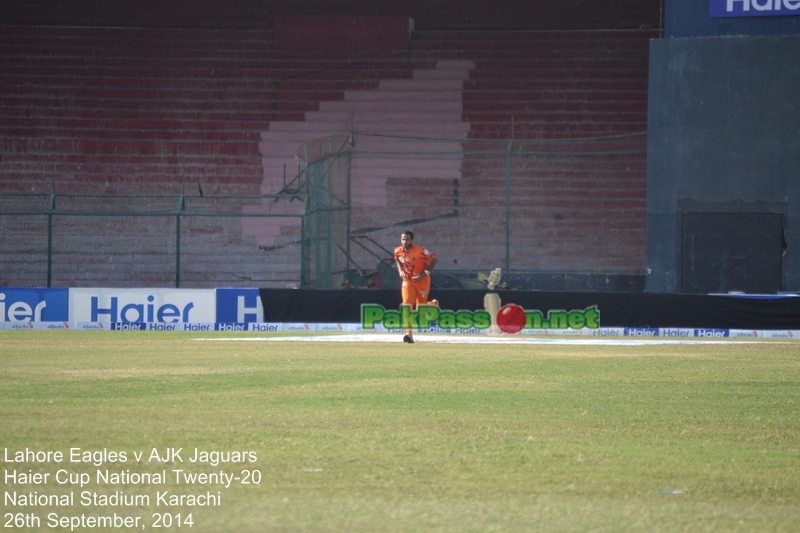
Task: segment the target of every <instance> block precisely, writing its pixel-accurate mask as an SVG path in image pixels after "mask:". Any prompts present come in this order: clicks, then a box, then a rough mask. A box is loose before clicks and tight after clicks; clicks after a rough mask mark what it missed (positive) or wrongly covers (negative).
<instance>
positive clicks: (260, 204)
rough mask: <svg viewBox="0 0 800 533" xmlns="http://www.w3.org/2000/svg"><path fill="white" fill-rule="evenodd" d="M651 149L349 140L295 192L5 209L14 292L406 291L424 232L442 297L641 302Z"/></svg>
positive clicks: (0, 257) (338, 143)
mask: <svg viewBox="0 0 800 533" xmlns="http://www.w3.org/2000/svg"><path fill="white" fill-rule="evenodd" d="M644 143H645V139H644V138H643V136H641V135H631V136H615V137H604V138H596V139H580V140H560V141H559V140H557V141H530V140H527V141H511V142H509V141H503V142H491V141H474V140H472V141H463V140H452V139H436V138H418V137H399V136H387V135H366V134H361V135H355V134H339V135H333V136H331V137H327V138H324V139H320V140H317V141H315V142H309V143H306V144H304V145H303V146H302V147H300V149H299V150H298V153H297V161H298V164H299V172H298V174H297V175H296V176H295V177H294V179H292V180H288V181H287V183H286V185H285V187H284V188H283V189H282V191H281V193H280V194H277V195H273V196H270V197H269V198H268V197H266V196H257V197H247V196H241V197H239V196H237V197H234V196H229V197H226V196H202V191H199V194H197V195H191V196H189V195H162V196H144V195H117V196H109V195H98V196H91V195H88V194H61V195H48V194H27V195H26V194H5V195H0V202H2V205H0V208H1V210H0V269H1V270H0V272H2V278H0V283H2V284H5V285H10V286H21V287H25V286H53V287H58V286H111V287H141V286H147V287H227V286H231V287H239V286H247V287H253V286H256V287H316V288H338V287H341V286H354V287H374V286H383V287H394V286H397V284H398V279H397V274H396V270H395V267H394V263H393V260H392V250H393V249H394V248H395V247H396V246H397V245H399V243H400V234H401V233H402V231H404V230H406V229H410V230H412V231H413V232H414V234H415V242H417V243H418V244H421V245H423V246H425V247H427V248H429V249H430V250H432V251H433V252H434V253H435V254H436V256H437V258H438V260H439V265H438V267H437V269H436V272H435V274H436V275H435V276H434V283H435V285H436V286H438V287H440V288H444V287H467V288H476V287H480V286H482V282H481V280H482V278H483V276H485V275H486V274H487V273H488V272H489V271H491V270H492V269H494V268H497V267H500V268H502V269H503V272H504V278H503V279H504V283H507V284H508V285H509V286H511V287H512V288H520V289H543V290H639V289H641V287H642V286H643V281H644V268H645V255H646V242H645V230H646V228H645V212H646V151H645V147H644Z"/></svg>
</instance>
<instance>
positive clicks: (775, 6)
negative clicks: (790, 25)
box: [709, 0, 800, 17]
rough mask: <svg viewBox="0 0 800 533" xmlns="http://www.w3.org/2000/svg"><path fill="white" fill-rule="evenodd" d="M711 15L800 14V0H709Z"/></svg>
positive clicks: (777, 15) (776, 15) (761, 15)
mask: <svg viewBox="0 0 800 533" xmlns="http://www.w3.org/2000/svg"><path fill="white" fill-rule="evenodd" d="M709 12H710V15H711V17H781V16H787V15H800V0H709Z"/></svg>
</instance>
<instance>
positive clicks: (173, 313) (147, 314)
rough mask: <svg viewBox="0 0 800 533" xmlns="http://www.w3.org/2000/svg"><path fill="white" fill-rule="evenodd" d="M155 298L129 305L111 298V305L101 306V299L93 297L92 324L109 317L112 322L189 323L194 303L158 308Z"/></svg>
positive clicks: (114, 297)
mask: <svg viewBox="0 0 800 533" xmlns="http://www.w3.org/2000/svg"><path fill="white" fill-rule="evenodd" d="M154 301H155V297H154V296H152V295H150V296H148V297H147V298H146V303H129V304H126V305H123V306H121V308H120V305H119V298H117V297H116V296H112V297H111V302H110V304H108V305H107V306H106V305H101V304H100V298H99V297H97V296H93V297H92V303H91V306H92V311H91V318H90V320H89V321H90V322H98V321H99V319H100V317H107V319H108V320H109V321H110V322H168V323H174V322H189V311H191V310H192V308H193V307H194V303H191V302H190V303H188V304H186V305H184V306H183V308H179V307H178V306H176V305H173V304H164V305H160V306H158V307H156V305H155V304H154V303H153V302H154Z"/></svg>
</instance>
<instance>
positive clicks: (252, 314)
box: [217, 289, 264, 324]
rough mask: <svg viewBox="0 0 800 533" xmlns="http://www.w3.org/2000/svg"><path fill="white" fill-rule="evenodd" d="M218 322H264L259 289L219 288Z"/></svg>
mask: <svg viewBox="0 0 800 533" xmlns="http://www.w3.org/2000/svg"><path fill="white" fill-rule="evenodd" d="M217 322H220V323H225V324H251V323H261V322H264V308H263V307H262V305H261V292H260V291H259V290H258V289H217Z"/></svg>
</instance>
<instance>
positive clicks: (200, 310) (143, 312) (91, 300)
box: [69, 288, 217, 324]
mask: <svg viewBox="0 0 800 533" xmlns="http://www.w3.org/2000/svg"><path fill="white" fill-rule="evenodd" d="M215 295H216V291H215V290H214V289H104V288H79V289H70V290H69V319H70V321H74V322H109V323H115V322H121V323H157V324H177V323H182V322H187V323H214V322H216V312H217V310H216V296H215Z"/></svg>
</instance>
